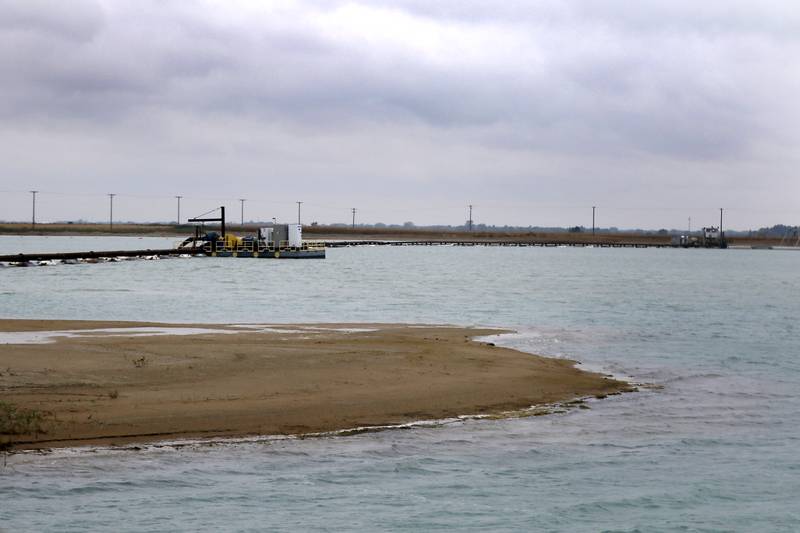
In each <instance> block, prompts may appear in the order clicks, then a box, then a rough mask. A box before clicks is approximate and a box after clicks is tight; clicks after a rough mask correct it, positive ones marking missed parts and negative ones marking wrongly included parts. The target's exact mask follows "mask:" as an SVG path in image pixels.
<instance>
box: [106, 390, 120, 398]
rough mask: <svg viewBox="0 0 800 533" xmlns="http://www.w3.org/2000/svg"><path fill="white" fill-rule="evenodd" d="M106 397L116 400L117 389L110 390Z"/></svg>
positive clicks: (117, 395)
mask: <svg viewBox="0 0 800 533" xmlns="http://www.w3.org/2000/svg"><path fill="white" fill-rule="evenodd" d="M108 397H109V398H111V399H112V400H116V399H117V398H119V391H118V390H117V389H114V390H112V391H111V392H109V393H108Z"/></svg>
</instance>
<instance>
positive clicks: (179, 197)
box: [175, 196, 183, 226]
mask: <svg viewBox="0 0 800 533" xmlns="http://www.w3.org/2000/svg"><path fill="white" fill-rule="evenodd" d="M175 198H177V199H178V225H179V226H180V225H181V198H183V196H176V197H175Z"/></svg>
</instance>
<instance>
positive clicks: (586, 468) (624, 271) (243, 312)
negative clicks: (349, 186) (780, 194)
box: [0, 237, 800, 531]
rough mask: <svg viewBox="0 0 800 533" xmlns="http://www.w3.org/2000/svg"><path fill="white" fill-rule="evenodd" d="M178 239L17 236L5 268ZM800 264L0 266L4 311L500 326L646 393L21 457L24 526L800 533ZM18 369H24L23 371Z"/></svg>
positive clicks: (769, 258) (380, 254)
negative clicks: (547, 406) (34, 256)
mask: <svg viewBox="0 0 800 533" xmlns="http://www.w3.org/2000/svg"><path fill="white" fill-rule="evenodd" d="M174 241H175V239H152V238H145V239H139V238H128V239H126V238H104V237H82V238H78V237H75V238H65V237H49V238H42V237H2V238H0V253H3V252H20V251H34V250H42V251H51V250H60V251H63V250H89V249H93V250H100V249H120V248H158V247H162V246H164V245H166V246H171V245H172V244H173V243H174ZM799 263H800V253H797V252H792V251H776V250H774V251H766V250H752V251H751V250H673V249H667V250H659V249H633V250H628V249H602V248H594V249H591V248H587V249H579V248H576V249H570V248H478V247H476V248H461V247H437V248H423V247H419V248H418V247H408V248H405V247H404V248H394V247H361V248H341V249H331V250H329V251H328V258H327V259H326V260H322V261H281V260H248V259H221V258H191V259H169V260H160V261H131V262H123V263H108V264H96V265H59V266H48V267H37V268H3V269H0V316H2V317H5V318H83V319H120V320H154V321H168V322H215V323H241V322H258V323H281V322H424V323H446V324H457V325H497V326H505V327H511V328H513V329H515V330H516V331H517V332H518V333H517V334H515V335H509V336H504V337H501V338H500V339H499V340H498V341H497V342H500V343H503V344H505V345H508V346H512V347H516V348H519V349H522V350H526V351H530V352H535V353H542V354H546V355H552V356H557V357H563V356H566V357H570V358H574V359H578V360H580V361H582V362H583V364H584V366H586V367H589V368H595V369H602V370H604V371H607V372H609V373H614V374H617V375H624V376H629V377H630V378H631V379H633V380H634V381H636V382H641V383H649V384H652V385H655V387H643V388H642V390H641V392H638V393H634V394H627V395H624V396H620V397H613V398H609V399H606V400H602V401H592V402H591V403H590V405H591V409H589V410H572V411H569V412H566V413H562V414H555V415H550V416H545V417H535V418H527V419H515V420H501V421H464V422H457V423H450V424H446V425H443V426H440V427H418V428H413V429H406V430H391V431H385V432H380V433H368V434H361V435H356V436H339V437H331V438H318V439H306V440H294V439H279V440H267V441H263V442H252V443H237V444H226V445H217V446H213V447H205V446H190V447H183V448H171V447H161V448H158V447H148V448H146V449H144V450H141V451H130V450H127V451H126V450H108V449H105V450H93V451H87V450H78V451H75V450H72V451H59V452H56V453H53V454H50V455H32V454H20V455H12V456H9V457H7V464H6V466H5V467H3V468H0V529H2V528H6V529H8V530H10V531H18V530H22V531H85V530H87V529H88V530H114V531H190V530H197V529H203V530H234V531H251V530H252V531H256V530H265V529H268V530H278V531H296V530H298V529H299V530H337V531H338V530H377V531H380V530H408V531H428V530H437V529H458V530H466V531H511V530H544V531H797V530H800V411H799V410H798V407H797V406H798V400H800V340H798V333H800V330H798V327H797V325H798V319H799V318H800V276H799V275H798V264H799ZM0 366H2V361H0Z"/></svg>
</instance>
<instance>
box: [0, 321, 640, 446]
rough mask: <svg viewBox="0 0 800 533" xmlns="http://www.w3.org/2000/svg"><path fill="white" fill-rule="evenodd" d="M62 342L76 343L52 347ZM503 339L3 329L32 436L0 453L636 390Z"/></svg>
mask: <svg viewBox="0 0 800 533" xmlns="http://www.w3.org/2000/svg"><path fill="white" fill-rule="evenodd" d="M195 328H197V329H195ZM53 331H62V332H63V331H69V335H68V336H55V337H50V338H47V335H44V334H47V333H48V332H53ZM11 333H14V335H15V336H12V335H11ZM501 333H509V331H508V330H500V329H494V328H463V327H453V326H436V325H430V326H426V325H418V324H413V325H403V324H252V325H245V324H236V325H223V324H216V325H209V324H202V325H200V324H198V325H192V324H160V323H144V322H141V323H137V322H105V321H63V320H12V319H0V404H2V406H5V407H4V408H5V411H6V418H7V419H8V417H9V415H8V413H9V409H14V410H15V411H13V413H12V415H13V416H16V417H17V419H19V420H23V419H25V420H28V422H29V425H28V426H23V425H18V426H16V427H14V428H13V430H12V429H9V428H10V427H11V426H9V425H8V424H6V426H5V429H4V430H2V427H3V426H0V444H3V443H4V444H5V446H4V447H5V448H7V449H10V450H11V451H18V450H30V449H33V450H37V449H38V450H42V449H50V448H62V447H75V446H86V445H92V446H119V445H123V446H125V445H133V444H146V443H154V442H163V441H175V440H187V439H188V440H199V441H207V442H208V441H209V439H216V440H229V439H237V438H238V439H247V440H249V439H252V438H258V437H264V438H268V437H278V436H286V437H303V436H313V435H317V436H319V435H324V434H342V433H349V432H359V431H362V430H363V431H370V430H374V428H387V427H393V426H400V425H405V424H413V423H419V422H421V421H437V420H438V421H442V420H446V419H456V418H459V417H473V418H480V417H485V416H489V417H494V416H507V415H508V414H509V413H522V412H523V411H525V410H526V409H529V408H531V407H532V406H545V405H547V406H553V405H556V404H563V403H568V402H573V401H575V400H576V399H579V398H587V397H598V398H602V397H605V396H607V395H611V394H618V393H621V392H628V391H632V390H635V389H634V387H632V386H631V385H630V384H629V383H625V382H622V381H618V380H615V379H610V378H609V377H607V376H604V375H601V374H596V373H592V372H586V371H583V370H580V369H578V368H576V367H575V362H574V361H569V360H566V359H553V358H547V357H542V356H538V355H532V354H527V353H524V352H520V351H517V350H512V349H508V348H501V347H496V346H494V345H493V344H492V343H490V342H482V341H477V340H475V338H476V337H485V336H488V335H495V334H501ZM26 335H27V337H26ZM28 337H30V338H28ZM31 339H33V340H31ZM8 342H14V343H15V344H8ZM9 406H11V407H9ZM26 413H27V414H28V415H30V416H28V417H27V418H25V417H24V416H23V415H24V414H26ZM34 414H35V416H34ZM532 414H543V413H532ZM2 415H3V410H2V409H0V417H2ZM13 416H12V418H13ZM512 416H513V415H512ZM6 422H8V420H6ZM0 423H2V420H0Z"/></svg>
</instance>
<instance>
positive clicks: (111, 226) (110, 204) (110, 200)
mask: <svg viewBox="0 0 800 533" xmlns="http://www.w3.org/2000/svg"><path fill="white" fill-rule="evenodd" d="M115 196H116V194H114V193H108V231H114V197H115Z"/></svg>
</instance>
